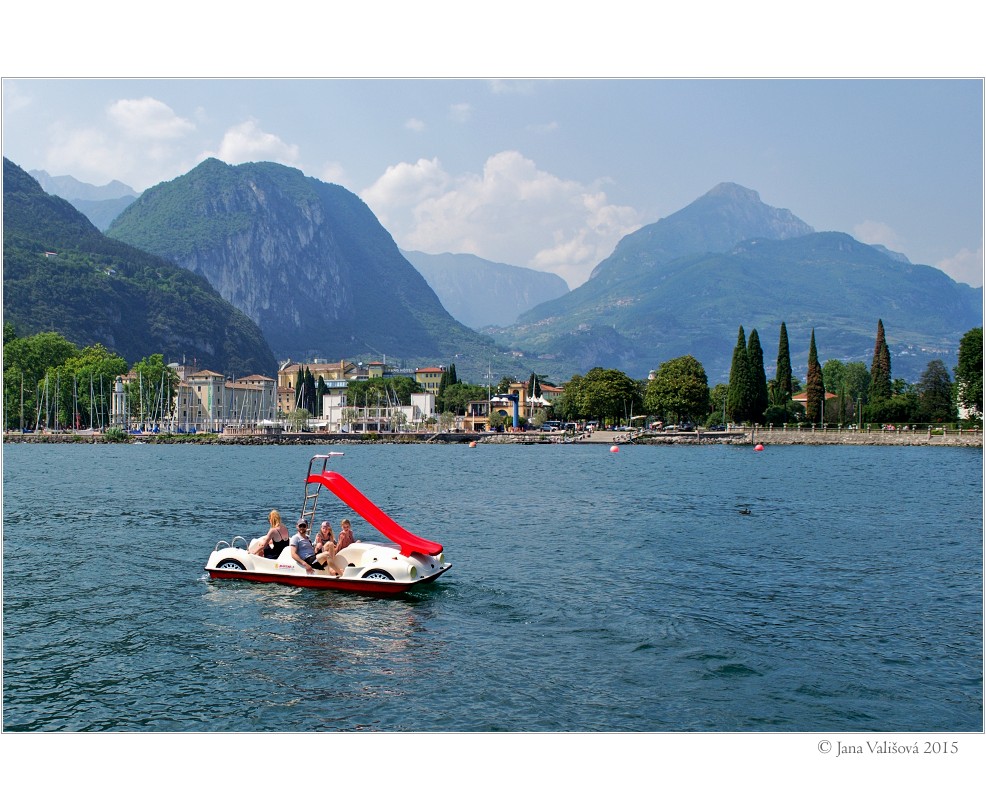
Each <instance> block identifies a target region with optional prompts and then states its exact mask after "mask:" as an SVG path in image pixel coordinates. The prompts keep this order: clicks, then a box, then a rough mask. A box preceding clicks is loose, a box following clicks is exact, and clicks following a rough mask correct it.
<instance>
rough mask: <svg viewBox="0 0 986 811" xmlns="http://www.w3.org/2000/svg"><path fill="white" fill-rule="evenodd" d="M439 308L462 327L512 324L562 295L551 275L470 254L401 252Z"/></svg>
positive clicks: (562, 285)
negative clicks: (436, 298)
mask: <svg viewBox="0 0 986 811" xmlns="http://www.w3.org/2000/svg"><path fill="white" fill-rule="evenodd" d="M401 253H402V254H404V256H405V258H406V259H407V260H408V261H409V262H410V263H411V264H412V265H414V267H415V269H417V271H418V272H419V273H420V274H421V275H422V276H424V278H425V281H426V282H428V284H429V285H430V286H431V289H432V290H434V291H435V293H436V294H437V295H438V298H439V299H440V300H441V302H442V304H443V305H444V307H445V309H446V310H448V311H449V313H451V314H452V316H453V317H454V318H455V319H456V320H457V321H461V322H462V323H463V324H465V325H466V326H467V327H471V328H472V329H480V328H481V327H486V326H506V325H508V324H513V323H514V321H516V320H517V318H518V316H520V314H521V313H523V312H526V311H527V310H529V309H531V307H534V306H536V305H538V304H540V303H541V302H544V301H550V300H551V299H555V298H558V297H559V296H563V295H565V293H567V292H568V285H567V284H566V283H565V280H564V279H563V278H562V277H561V276H558V275H557V274H555V273H545V272H543V271H540V270H531V269H530V268H524V267H517V266H516V265H506V264H503V263H501V262H490V261H489V260H488V259H481V258H480V257H478V256H475V255H473V254H471V253H442V254H429V253H422V252H421V251H404V250H402V251H401Z"/></svg>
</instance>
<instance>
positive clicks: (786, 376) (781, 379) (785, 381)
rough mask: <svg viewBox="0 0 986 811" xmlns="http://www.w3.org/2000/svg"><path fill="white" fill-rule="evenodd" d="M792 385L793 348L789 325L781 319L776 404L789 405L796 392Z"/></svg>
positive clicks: (775, 386)
mask: <svg viewBox="0 0 986 811" xmlns="http://www.w3.org/2000/svg"><path fill="white" fill-rule="evenodd" d="M792 388H793V387H792V385H791V348H790V347H789V346H788V342H787V325H786V324H785V323H784V322H783V321H781V337H780V340H779V341H778V343H777V374H776V375H775V376H774V405H779V406H785V407H786V406H787V405H788V403H790V402H791V395H792V394H794V392H793V391H792Z"/></svg>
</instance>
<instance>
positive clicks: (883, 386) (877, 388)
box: [870, 319, 892, 406]
mask: <svg viewBox="0 0 986 811" xmlns="http://www.w3.org/2000/svg"><path fill="white" fill-rule="evenodd" d="M891 396H892V391H891V385H890V348H889V347H888V346H887V338H886V335H885V334H884V332H883V319H880V320H879V321H877V325H876V344H875V345H874V347H873V362H872V364H871V365H870V403H871V404H872V405H874V406H876V405H878V404H879V403H880V401H881V400H889V399H890V397H891Z"/></svg>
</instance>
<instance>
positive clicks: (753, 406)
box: [746, 329, 770, 422]
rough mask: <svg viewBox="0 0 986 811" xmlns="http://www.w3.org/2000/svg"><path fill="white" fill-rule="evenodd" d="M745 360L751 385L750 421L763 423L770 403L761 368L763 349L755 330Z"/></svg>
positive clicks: (751, 332)
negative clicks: (748, 367) (748, 368)
mask: <svg viewBox="0 0 986 811" xmlns="http://www.w3.org/2000/svg"><path fill="white" fill-rule="evenodd" d="M746 358H747V362H748V364H749V366H750V378H751V382H752V384H753V389H752V398H751V401H750V419H751V420H752V421H753V422H763V415H764V412H765V411H766V410H767V406H768V405H770V401H769V400H768V398H767V373H766V372H765V371H764V368H763V348H762V347H761V346H760V336H759V335H758V334H757V331H756V329H753V330H751V331H750V341H749V343H748V344H747V345H746Z"/></svg>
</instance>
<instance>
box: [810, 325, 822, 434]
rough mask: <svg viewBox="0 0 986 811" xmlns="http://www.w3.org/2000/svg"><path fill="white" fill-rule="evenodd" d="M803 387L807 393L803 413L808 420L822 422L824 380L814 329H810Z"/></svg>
mask: <svg viewBox="0 0 986 811" xmlns="http://www.w3.org/2000/svg"><path fill="white" fill-rule="evenodd" d="M805 389H806V392H807V395H808V398H807V400H806V402H805V415H806V416H807V417H808V422H810V423H816V422H822V421H823V420H824V413H823V411H822V409H823V408H824V407H825V380H824V377H823V375H822V367H821V365H820V364H819V363H818V350H817V349H816V348H815V330H812V331H811V344H810V345H809V347H808V379H807V383H806V384H805Z"/></svg>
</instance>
